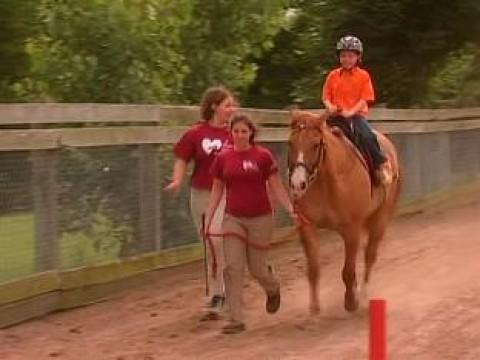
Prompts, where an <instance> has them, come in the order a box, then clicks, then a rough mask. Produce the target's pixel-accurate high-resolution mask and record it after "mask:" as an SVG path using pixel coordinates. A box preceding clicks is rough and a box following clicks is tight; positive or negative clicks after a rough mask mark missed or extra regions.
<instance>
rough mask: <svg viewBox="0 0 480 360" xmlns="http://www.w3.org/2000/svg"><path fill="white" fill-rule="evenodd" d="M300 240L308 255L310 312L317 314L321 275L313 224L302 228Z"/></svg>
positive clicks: (315, 232)
mask: <svg viewBox="0 0 480 360" xmlns="http://www.w3.org/2000/svg"><path fill="white" fill-rule="evenodd" d="M300 240H301V242H302V245H303V249H304V250H305V255H306V257H307V275H308V283H309V285H310V312H311V313H313V314H317V313H318V312H319V311H320V305H319V300H318V282H319V277H320V261H319V257H318V256H319V255H318V239H317V231H316V229H315V228H312V227H311V226H303V227H302V228H301V229H300Z"/></svg>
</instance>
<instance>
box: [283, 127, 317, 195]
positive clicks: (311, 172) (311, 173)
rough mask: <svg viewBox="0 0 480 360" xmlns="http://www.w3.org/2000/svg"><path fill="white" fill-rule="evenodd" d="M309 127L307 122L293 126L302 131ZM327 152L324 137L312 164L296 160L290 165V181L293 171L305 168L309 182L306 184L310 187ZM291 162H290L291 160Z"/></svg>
mask: <svg viewBox="0 0 480 360" xmlns="http://www.w3.org/2000/svg"><path fill="white" fill-rule="evenodd" d="M307 128H308V127H307V125H305V124H300V125H297V126H295V127H293V129H298V130H300V131H302V130H305V129H307ZM310 128H311V127H310ZM325 153H326V144H325V140H323V139H322V140H321V141H320V143H319V144H318V146H317V149H316V156H315V160H314V161H313V163H312V164H311V165H310V166H308V165H307V164H305V162H303V161H302V162H300V161H296V162H295V163H293V164H292V166H289V168H288V181H289V182H290V181H291V180H290V179H291V175H292V174H293V172H294V171H295V170H296V169H298V168H304V169H305V171H306V172H307V184H306V186H307V188H308V186H310V184H311V183H312V182H313V181H314V180H315V179H316V178H317V175H318V171H319V167H320V164H321V162H322V161H323V159H324V158H325ZM289 163H290V161H289Z"/></svg>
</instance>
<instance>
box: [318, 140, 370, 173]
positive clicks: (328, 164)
mask: <svg viewBox="0 0 480 360" xmlns="http://www.w3.org/2000/svg"><path fill="white" fill-rule="evenodd" d="M324 136H325V144H326V151H325V160H324V161H325V163H324V164H323V165H324V172H325V174H323V175H324V176H325V177H330V178H333V179H338V178H340V177H345V176H349V175H350V174H352V173H353V172H355V171H356V170H357V168H358V167H359V166H361V164H360V162H359V161H358V159H357V158H356V156H355V154H354V152H353V151H352V150H351V149H349V148H348V146H346V144H345V141H344V140H343V139H342V138H340V137H338V136H336V135H334V134H332V133H331V132H330V131H327V132H325V135H324Z"/></svg>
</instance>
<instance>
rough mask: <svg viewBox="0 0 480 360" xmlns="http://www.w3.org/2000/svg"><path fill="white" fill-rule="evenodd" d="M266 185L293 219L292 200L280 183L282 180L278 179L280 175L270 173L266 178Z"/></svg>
mask: <svg viewBox="0 0 480 360" xmlns="http://www.w3.org/2000/svg"><path fill="white" fill-rule="evenodd" d="M268 186H269V188H270V190H271V192H272V193H273V194H274V195H275V197H276V198H277V199H278V201H280V203H281V204H282V206H283V207H284V208H285V210H287V212H288V213H289V215H290V216H291V217H292V219H295V218H296V216H295V213H294V209H293V205H292V202H291V201H290V197H289V196H288V193H287V190H286V189H285V187H284V186H283V184H282V180H281V179H280V175H279V174H278V172H276V173H274V174H272V175H270V177H269V178H268Z"/></svg>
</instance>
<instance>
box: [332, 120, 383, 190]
mask: <svg viewBox="0 0 480 360" xmlns="http://www.w3.org/2000/svg"><path fill="white" fill-rule="evenodd" d="M327 125H328V126H329V127H330V128H331V129H332V132H333V133H334V134H335V135H337V136H342V135H343V137H344V138H345V139H346V140H348V142H347V144H348V145H350V146H351V147H352V150H353V151H354V152H355V154H356V155H357V157H358V158H359V160H360V161H361V162H362V165H363V166H364V167H365V169H366V170H367V172H368V174H369V175H370V180H371V182H372V185H378V178H377V176H376V174H375V170H376V169H375V168H374V166H373V161H372V158H371V156H370V154H369V153H368V152H367V151H366V146H363V145H362V141H364V140H363V139H362V137H361V136H360V135H359V134H357V133H356V132H355V128H354V126H353V123H352V122H351V121H346V120H345V119H338V118H329V119H327Z"/></svg>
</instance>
